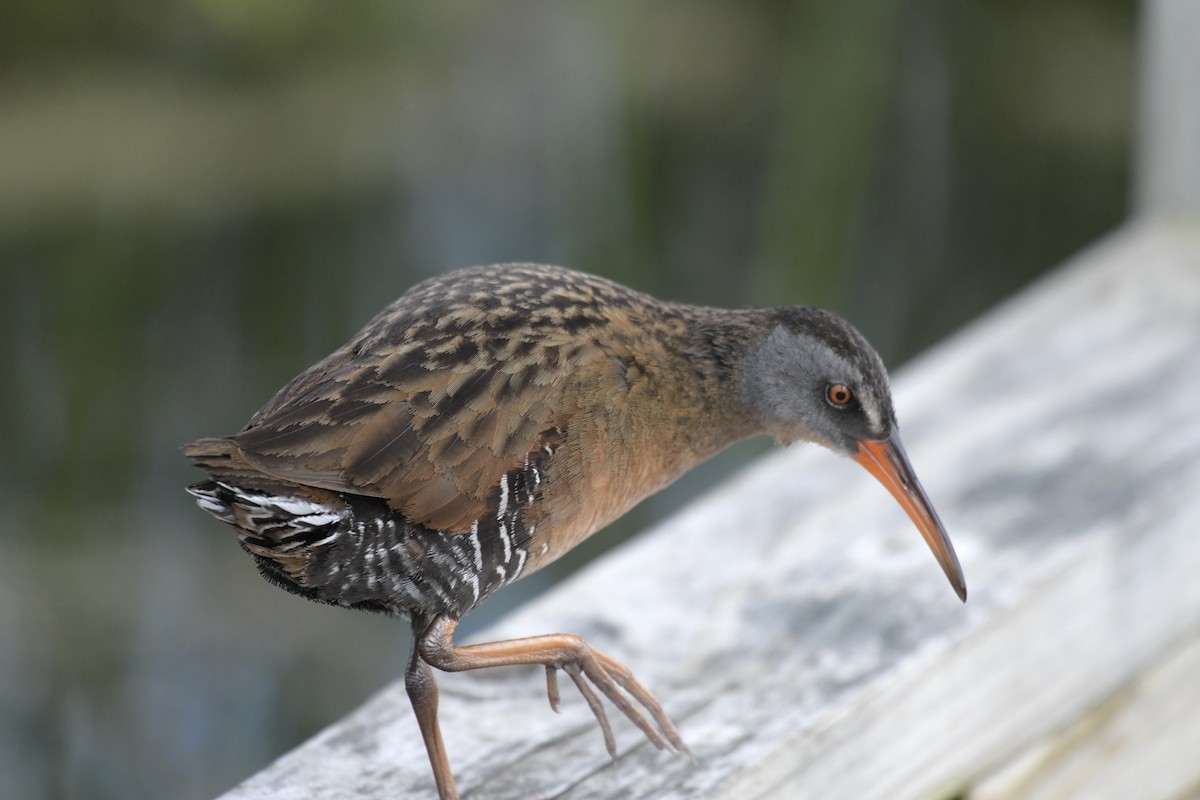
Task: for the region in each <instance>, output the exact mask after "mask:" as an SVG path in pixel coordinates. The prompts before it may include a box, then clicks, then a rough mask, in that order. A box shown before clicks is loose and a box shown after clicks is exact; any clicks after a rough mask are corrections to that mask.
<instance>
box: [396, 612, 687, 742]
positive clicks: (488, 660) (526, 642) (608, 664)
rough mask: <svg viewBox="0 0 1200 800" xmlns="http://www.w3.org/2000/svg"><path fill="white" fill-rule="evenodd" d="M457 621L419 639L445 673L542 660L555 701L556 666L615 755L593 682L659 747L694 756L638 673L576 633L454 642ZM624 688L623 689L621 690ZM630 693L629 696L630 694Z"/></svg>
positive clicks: (442, 621)
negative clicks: (496, 640)
mask: <svg viewBox="0 0 1200 800" xmlns="http://www.w3.org/2000/svg"><path fill="white" fill-rule="evenodd" d="M456 627H458V621H457V620H454V619H450V618H448V617H438V618H436V619H435V620H434V621H433V623H432V624H431V625H430V626H429V627H428V628H426V629H425V632H424V633H423V634H422V635H420V636H419V638H418V639H417V645H416V646H417V650H418V652H419V654H420V657H421V659H422V660H423V661H424V662H426V663H427V664H429V665H432V666H434V667H437V668H438V669H440V670H445V671H446V672H463V671H466V670H471V669H484V668H486V667H501V666H512V665H517V664H541V665H543V666H545V667H546V690H547V694H548V695H549V698H550V706H551V707H552V708H554V709H555V710H556V711H557V710H558V682H557V680H556V678H555V673H554V671H555V670H556V669H561V670H562V671H563V672H565V673H567V674H568V675H570V676H571V680H572V681H574V683H575V685H576V686H577V687H578V688H579V691H580V693H581V694H582V695H583V697H584V699H585V700H586V701H587V704H588V707H589V708H591V710H592V713H593V714H594V715H595V717H596V721H597V722H598V723H600V728H601V730H602V731H603V732H604V746H605V747H606V748H607V749H608V753H609V755H610V756H612V757H613V759H614V760H615V759H616V757H617V746H616V742H615V740H614V739H613V735H612V729H611V727H610V726H609V724H608V716H607V715H606V714H605V713H604V706H603V704H602V703H601V701H600V698H599V697H597V696H596V694H595V692H593V691H592V689H591V686H589V681H590V683H591V685H593V686H595V687H596V688H598V689H599V690H600V691H601V692H602V693H603V694H604V696H605V697H607V698H608V699H609V700H610V701H611V702H612V703H613V705H615V706H616V707H617V708H619V709H620V710H621V713H623V714H624V715H625V716H626V717H628V718H629V720H630V721H631V722H633V724H635V725H637V726H638V728H640V729H641V731H642V733H644V734H645V735H646V738H647V739H649V740H650V741H651V742H652V743H653V744H654V746H655V747H657V748H659V749H660V750H664V749H665V750H670V751H673V752H674V751H682V752H684V753H687V754H688V755H689V756H690V755H691V751H690V750H688V748H687V745H685V744H684V743H683V739H681V738H680V736H679V732H678V731H676V730H675V726H674V725H673V724H672V723H671V720H670V719H669V718H668V717H667V714H666V712H665V711H664V710H663V707H662V706H661V705H660V704H659V702H658V700H656V699H655V698H654V695H652V694H650V692H649V691H648V690H647V689H646V687H644V686H642V684H641V683H639V682H638V680H637V679H636V678H634V677H633V673H631V672H630V671H629V670H628V669H626V668H625V667H624V666H623V665H622V664H621V663H620V662H618V661H616V660H614V659H612V658H610V657H609V656H607V655H605V654H604V653H602V652H600V651H599V650H597V649H595V648H594V647H592V646H591V645H589V644H588V643H587V642H586V641H584V639H583V638H582V637H580V636H578V635H576V634H574V633H551V634H547V635H545V636H532V637H529V638H526V639H510V640H508V641H503V642H488V643H486V644H472V645H467V646H464V647H459V646H458V645H456V644H454V629H455V628H456ZM622 690H624V691H622ZM626 694H628V695H629V696H628V697H627V696H626ZM630 697H632V698H633V699H634V700H636V701H637V702H638V703H639V704H640V705H641V706H642V708H643V709H645V711H646V712H648V713H649V715H650V718H651V719H653V720H654V723H653V724H651V723H650V722H649V721H647V719H646V717H645V716H644V715H643V713H642V712H641V711H639V710H638V708H637V706H636V705H634V703H633V702H631V701H630V699H629V698H630Z"/></svg>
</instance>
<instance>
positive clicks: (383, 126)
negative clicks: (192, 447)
mask: <svg viewBox="0 0 1200 800" xmlns="http://www.w3.org/2000/svg"><path fill="white" fill-rule="evenodd" d="M1134 12H1135V9H1134V4H1133V3H1132V2H1131V1H1127V0H1009V1H1008V2H1004V3H959V2H952V1H951V0H877V1H876V2H837V1H836V0H829V1H827V2H816V1H813V0H808V1H803V0H792V1H790V2H789V1H785V0H780V1H779V2H743V3H736V4H735V3H717V2H709V1H707V0H689V2H684V1H683V0H658V1H657V2H649V3H634V2H629V1H628V0H621V1H619V2H609V3H603V4H600V3H592V4H586V5H585V4H562V3H553V2H548V1H546V2H518V3H504V4H497V3H483V2H446V3H432V2H429V3H397V2H390V1H389V2H383V1H382V0H361V1H360V2H355V3H330V2H319V1H318V0H259V1H258V2H245V0H167V2H159V3H150V2H145V1H144V0H123V1H122V2H113V3H82V2H72V1H71V0H59V1H58V2H46V1H45V0H8V2H6V4H5V11H4V18H5V22H4V24H3V25H2V26H0V269H2V273H0V275H2V277H3V292H0V326H2V327H0V334H2V337H0V341H3V342H4V344H3V347H2V349H0V370H2V372H3V374H4V375H5V376H6V378H7V380H6V381H5V388H4V390H3V391H0V404H2V407H0V412H2V413H0V492H3V495H2V496H0V505H2V508H3V515H2V518H0V519H2V522H0V525H2V526H3V527H2V529H0V776H3V777H2V778H0V781H2V785H3V788H2V789H0V793H2V794H3V795H4V796H5V797H8V798H84V797H87V798H90V797H104V798H162V797H171V798H205V797H211V796H213V795H215V794H217V793H219V792H220V791H222V790H224V789H226V788H228V787H230V786H232V785H233V784H234V783H236V782H237V781H239V780H240V779H242V778H244V777H246V776H248V775H249V774H252V773H253V772H254V771H255V770H257V769H258V768H260V767H261V766H263V765H264V764H265V763H267V762H268V761H270V760H271V759H272V758H273V757H275V756H276V755H278V754H280V753H282V752H283V751H285V750H286V749H287V748H289V747H291V746H293V745H295V744H297V743H299V742H300V741H302V740H303V739H305V738H306V737H308V736H309V735H311V734H312V733H314V732H315V731H316V730H318V729H319V728H320V727H321V726H323V725H324V724H327V723H328V722H330V721H331V720H333V719H335V718H337V717H338V716H340V715H342V714H344V713H345V712H347V711H348V710H350V709H351V708H352V707H354V706H355V705H356V704H358V703H359V702H361V701H362V700H363V699H364V698H365V697H366V696H367V695H368V694H370V693H371V692H372V691H374V690H376V689H377V688H379V687H381V686H383V685H384V684H385V683H386V682H388V681H389V680H392V679H394V678H396V677H397V676H399V674H400V673H401V671H402V669H403V663H404V659H405V651H406V647H407V642H406V639H407V635H406V632H405V630H404V625H403V624H400V623H397V622H394V621H389V620H387V619H384V618H380V617H371V616H368V615H361V614H353V613H350V612H345V611H339V610H336V609H331V608H327V607H321V606H317V605H315V604H310V603H303V602H300V601H299V599H297V598H295V597H293V596H290V595H287V594H285V593H283V592H280V591H278V590H276V589H274V588H272V587H270V586H268V585H267V584H266V583H265V582H263V581H262V580H261V579H260V578H259V577H258V576H257V574H256V572H255V570H254V568H253V566H252V564H251V562H250V561H249V559H247V558H246V557H245V556H244V555H243V554H242V553H241V551H240V550H239V548H238V547H237V546H236V544H235V541H234V538H233V536H232V534H231V532H229V531H228V530H227V529H225V528H224V527H223V526H221V525H220V524H218V523H217V522H215V521H214V520H212V519H211V518H209V517H208V516H207V515H205V514H203V513H202V512H200V511H199V510H198V509H196V508H195V507H194V505H193V504H192V503H191V501H190V498H188V497H187V495H185V494H184V493H183V487H184V485H185V484H187V483H188V482H189V481H191V480H193V479H195V478H196V477H197V474H196V473H195V472H194V471H193V470H192V469H191V468H190V467H189V466H188V465H187V463H186V462H185V460H184V459H183V458H182V456H181V455H180V454H179V451H178V447H179V445H180V444H181V443H183V442H185V441H188V440H190V439H193V438H197V437H200V436H205V435H217V434H226V433H232V432H233V431H235V430H237V429H238V428H239V427H241V425H242V424H243V423H244V422H245V421H246V419H248V417H249V416H250V414H251V413H252V412H253V411H254V410H255V409H257V408H258V407H259V406H260V405H261V404H262V403H263V402H265V401H266V400H267V399H268V398H269V397H270V396H271V394H272V393H273V392H274V391H275V390H276V389H277V388H278V387H279V386H281V385H282V384H283V383H284V382H285V381H286V380H288V379H289V378H290V377H292V376H293V375H294V374H296V373H297V372H299V371H300V370H302V369H303V368H305V367H306V366H308V365H309V364H310V363H312V362H313V361H315V360H317V359H318V358H320V357H321V356H323V355H325V354H326V353H327V352H328V351H330V350H331V349H333V348H334V347H336V346H337V345H338V344H340V343H341V342H342V341H343V340H344V339H346V338H347V337H348V336H349V335H350V334H351V333H352V332H353V331H354V330H355V329H357V328H358V327H359V326H360V325H361V324H362V323H363V322H365V321H366V319H367V318H368V317H370V316H371V315H372V314H373V313H374V312H375V311H377V310H378V309H379V308H380V307H382V306H383V305H384V304H385V303H387V302H389V301H390V300H391V299H393V298H394V297H395V296H397V295H399V294H400V293H401V292H403V291H404V290H405V289H406V288H407V287H408V286H410V285H411V284H413V283H415V282H416V281H418V280H420V279H421V278H424V277H426V276H429V275H432V274H434V273H437V272H440V271H444V270H448V269H452V268H455V267H460V266H466V265H470V264H478V263H489V262H496V261H513V260H526V261H544V262H552V263H558V264H564V265H568V266H571V267H575V268H578V269H582V270H586V271H590V272H595V273H598V274H601V275H605V276H608V277H611V278H614V279H616V280H619V281H622V282H625V283H628V284H630V285H632V286H634V287H636V288H639V289H643V290H646V291H649V292H652V293H656V294H659V295H662V296H665V297H669V298H673V299H678V300H684V301H691V302H699V303H707V304H714V305H769V304H778V303H784V302H789V303H790V302H803V303H808V302H812V303H819V304H823V305H826V306H829V307H832V308H834V309H837V310H839V311H840V312H842V313H843V314H845V315H846V316H848V317H849V318H850V319H851V320H852V321H853V322H854V323H855V324H857V325H858V326H859V327H860V328H861V329H862V330H863V331H864V333H866V334H867V336H868V338H870V339H871V340H872V341H873V342H874V343H875V344H876V345H877V346H878V348H879V350H880V351H881V352H882V354H883V355H884V357H885V359H886V360H887V361H888V363H889V364H890V365H892V366H893V367H894V366H896V365H898V364H900V363H902V362H903V361H904V360H905V359H906V358H908V357H910V356H912V355H913V354H915V353H917V352H918V351H920V350H921V349H923V348H925V347H928V346H929V345H931V344H933V343H934V342H936V341H937V340H938V339H939V338H941V337H944V336H945V335H947V334H948V333H949V332H951V331H953V330H954V329H955V328H956V327H958V326H961V325H962V324H964V323H965V322H967V321H968V320H970V319H971V318H972V317H973V316H975V315H977V314H979V313H980V312H981V311H983V310H984V309H986V308H988V307H989V306H991V305H993V304H994V303H996V302H997V301H998V300H1000V299H1002V298H1004V297H1005V296H1006V295H1008V294H1010V293H1011V292H1013V291H1014V290H1016V289H1018V288H1019V287H1021V286H1022V285H1024V284H1025V283H1027V282H1028V281H1029V280H1031V279H1032V278H1033V277H1035V276H1036V275H1037V274H1038V273H1040V272H1042V271H1043V270H1046V269H1047V268H1049V267H1052V266H1053V265H1055V264H1056V263H1057V262H1059V261H1060V260H1061V259H1063V258H1064V257H1066V256H1068V255H1070V254H1071V253H1072V252H1074V251H1076V250H1077V249H1079V248H1080V247H1081V246H1083V245H1085V244H1086V243H1088V242H1089V241H1091V240H1093V239H1094V238H1095V237H1097V236H1098V235H1101V234H1102V233H1104V232H1105V231H1107V230H1109V229H1111V228H1112V227H1113V226H1114V225H1116V224H1117V223H1118V222H1119V221H1120V220H1122V218H1123V217H1124V216H1125V214H1126V209H1127V205H1128V194H1129V168H1128V166H1129V164H1128V162H1129V151H1130V134H1131V125H1130V119H1131V114H1132V85H1133V69H1134V63H1133V40H1134V28H1135V24H1136V18H1135V13H1134ZM901 413H903V409H901ZM764 447H765V444H764V443H761V442H753V443H748V444H746V445H743V446H740V447H737V448H734V450H733V451H731V452H730V453H727V454H725V455H724V456H722V457H721V458H719V459H718V460H717V461H716V462H714V463H713V464H710V465H707V466H705V467H703V468H701V469H700V470H698V471H697V473H696V474H694V475H692V476H689V477H688V478H686V479H685V480H683V481H681V482H680V483H679V484H677V485H676V486H674V487H672V488H671V489H670V490H668V491H666V492H664V493H663V494H662V495H659V496H658V497H656V498H653V499H652V500H650V501H648V502H647V503H645V504H643V506H641V507H639V508H638V509H637V510H635V511H634V512H633V513H631V514H630V515H629V517H628V518H626V519H625V520H623V521H622V522H621V523H618V525H616V526H614V528H613V529H610V531H608V532H606V533H602V534H600V535H598V536H597V537H595V538H594V539H593V540H591V541H590V542H588V543H587V544H586V545H584V546H583V547H581V548H580V550H579V551H578V552H577V553H576V554H573V557H571V558H569V559H565V560H564V561H563V562H562V563H561V564H558V565H555V568H553V569H550V570H546V571H544V572H543V573H539V574H537V575H535V576H533V577H531V578H529V579H528V580H526V581H523V582H521V583H519V584H517V585H515V586H513V587H510V588H509V589H506V590H505V591H504V592H502V593H501V594H500V595H498V596H497V597H496V598H494V599H493V600H492V601H491V602H490V603H489V605H487V606H486V607H485V608H484V609H481V610H480V611H479V612H476V613H474V614H472V615H471V617H469V618H468V623H471V626H469V627H468V626H466V625H465V626H464V628H466V629H468V630H470V629H477V627H478V624H480V623H482V622H486V621H487V620H488V619H489V618H493V617H494V615H495V614H498V613H502V612H503V611H504V610H505V609H507V608H511V607H512V605H513V604H515V603H518V602H520V601H521V600H522V599H523V598H525V597H528V596H529V595H530V594H531V593H534V592H536V591H538V590H540V589H541V588H542V587H544V586H545V585H546V584H547V583H549V582H551V581H554V580H556V579H558V578H559V577H561V576H562V575H564V574H566V573H568V572H570V571H571V570H573V569H576V568H578V567H579V566H580V565H581V564H582V563H584V562H585V561H586V560H587V559H588V558H591V557H593V556H594V555H595V554H596V553H597V552H599V551H600V550H601V549H603V548H604V547H607V546H610V545H611V544H613V543H615V542H617V541H619V540H620V539H622V538H623V537H625V536H627V535H629V534H631V533H633V532H635V531H636V530H638V529H641V528H643V527H645V526H646V525H647V524H649V523H650V522H652V521H653V520H654V519H656V518H659V517H661V516H662V515H664V514H666V513H669V512H670V511H671V510H672V509H674V508H677V507H678V506H679V505H680V504H681V503H683V502H685V501H686V499H687V498H688V497H689V496H691V495H694V494H695V493H696V492H698V491H702V490H703V489H704V488H705V487H707V486H710V485H711V484H712V483H713V482H715V481H716V480H719V478H720V476H721V475H723V474H726V473H727V472H728V471H729V470H730V469H733V468H735V467H736V466H737V464H738V463H739V462H740V461H742V460H744V459H746V458H747V457H750V456H752V455H753V454H754V453H756V452H759V451H760V450H762V449H763V448H764ZM914 455H915V456H916V458H917V462H918V466H919V454H914ZM531 702H538V698H531Z"/></svg>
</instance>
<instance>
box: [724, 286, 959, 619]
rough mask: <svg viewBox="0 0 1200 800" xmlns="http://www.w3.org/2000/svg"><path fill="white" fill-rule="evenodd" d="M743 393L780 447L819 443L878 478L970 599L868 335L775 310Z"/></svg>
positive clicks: (811, 313) (812, 311)
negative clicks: (912, 459)
mask: <svg viewBox="0 0 1200 800" xmlns="http://www.w3.org/2000/svg"><path fill="white" fill-rule="evenodd" d="M742 392H743V395H744V397H745V399H746V401H747V403H748V404H749V405H750V407H751V408H752V409H754V411H755V413H756V414H757V415H758V416H759V417H760V419H761V421H762V425H763V427H764V428H765V429H766V430H767V431H768V432H769V433H771V434H773V435H774V436H775V437H776V439H778V440H779V441H781V442H784V443H790V442H794V441H810V442H816V443H818V444H821V445H823V446H825V447H827V448H829V449H830V450H833V451H834V452H835V453H839V454H841V455H845V456H849V457H850V458H853V459H854V460H855V461H857V462H858V463H859V464H861V465H862V466H863V467H865V468H866V469H867V470H868V471H869V472H870V473H871V474H872V475H874V476H875V478H876V479H878V480H879V482H880V483H882V484H883V485H884V486H885V487H886V488H887V489H888V491H889V492H891V494H892V496H893V497H895V498H896V500H897V501H898V502H899V503H900V505H901V506H902V507H903V508H904V510H905V511H906V512H907V513H908V516H909V517H910V518H911V519H912V521H913V523H914V524H915V525H916V526H917V528H918V530H920V532H921V535H922V537H923V538H924V539H925V542H926V543H927V544H928V545H929V548H930V549H931V550H932V551H933V554H934V556H935V557H936V558H937V560H938V564H940V565H941V567H942V571H943V572H945V573H946V577H947V578H948V579H949V580H950V584H951V586H953V587H954V591H955V592H956V593H957V594H958V596H959V598H960V599H963V600H965V599H966V596H967V589H966V583H965V581H964V579H963V574H962V568H961V567H960V566H959V563H958V557H957V556H956V555H955V553H954V547H953V545H951V543H950V539H949V537H948V536H947V535H946V529H945V528H944V527H943V526H942V522H941V520H940V519H939V518H938V515H937V512H936V511H935V510H934V508H933V504H932V503H931V502H930V501H929V497H928V496H927V495H926V494H925V490H924V489H923V488H922V487H921V484H920V482H919V481H918V480H917V476H916V474H915V473H914V472H913V469H912V465H911V464H910V463H909V461H908V456H907V455H906V454H905V452H904V447H903V445H902V444H901V442H900V435H899V431H898V430H897V426H896V413H895V411H894V409H893V408H892V396H891V390H890V388H889V385H888V378H887V371H886V370H885V369H884V366H883V362H882V360H880V358H879V355H878V354H877V353H876V352H875V350H874V349H873V348H872V347H871V345H870V344H868V343H867V340H866V339H864V338H863V336H862V334H860V333H859V332H858V331H857V330H855V329H854V328H853V326H851V325H850V323H848V322H846V321H845V320H843V319H842V318H841V317H839V316H837V315H836V314H833V313H832V312H829V311H824V310H822V309H819V308H812V307H795V306H789V307H785V308H779V309H774V310H773V311H771V312H770V316H769V319H768V323H767V325H766V326H765V328H764V332H763V335H762V336H761V338H759V340H758V341H757V342H756V343H755V344H754V345H753V346H752V347H751V348H750V350H749V352H748V354H747V359H746V362H745V367H744V369H743V372H742Z"/></svg>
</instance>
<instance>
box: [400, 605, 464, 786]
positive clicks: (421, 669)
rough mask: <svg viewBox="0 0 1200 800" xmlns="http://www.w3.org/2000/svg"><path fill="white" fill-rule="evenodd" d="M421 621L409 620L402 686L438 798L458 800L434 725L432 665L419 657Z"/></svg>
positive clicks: (435, 693)
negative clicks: (408, 650)
mask: <svg viewBox="0 0 1200 800" xmlns="http://www.w3.org/2000/svg"><path fill="white" fill-rule="evenodd" d="M425 627H426V626H425V624H424V621H423V620H422V621H418V620H415V619H414V620H413V649H412V656H411V657H410V658H409V661H408V669H407V670H405V672H404V688H405V689H407V690H408V699H409V702H411V703H412V707H413V711H414V712H415V713H416V715H417V725H419V726H420V728H421V738H423V739H424V740H425V752H426V753H428V754H429V764H430V766H432V767H433V779H434V780H435V781H437V789H438V797H439V798H441V800H458V789H456V788H455V786H454V775H453V773H451V771H450V758H449V756H447V755H446V744H445V742H443V741H442V729H441V727H440V726H439V725H438V718H437V712H438V688H437V678H435V677H434V674H433V668H432V667H430V666H429V664H428V663H427V662H426V661H425V659H423V658H421V653H420V641H421V634H422V632H423V630H424V629H425Z"/></svg>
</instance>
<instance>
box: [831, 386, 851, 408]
mask: <svg viewBox="0 0 1200 800" xmlns="http://www.w3.org/2000/svg"><path fill="white" fill-rule="evenodd" d="M825 399H826V400H828V401H829V403H830V404H831V405H834V406H837V407H838V408H843V407H845V406H848V405H850V401H851V400H853V399H854V392H852V391H850V387H849V386H846V385H845V384H842V383H831V384H829V386H828V387H826V389H825Z"/></svg>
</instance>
